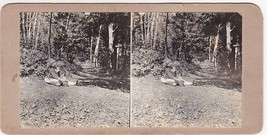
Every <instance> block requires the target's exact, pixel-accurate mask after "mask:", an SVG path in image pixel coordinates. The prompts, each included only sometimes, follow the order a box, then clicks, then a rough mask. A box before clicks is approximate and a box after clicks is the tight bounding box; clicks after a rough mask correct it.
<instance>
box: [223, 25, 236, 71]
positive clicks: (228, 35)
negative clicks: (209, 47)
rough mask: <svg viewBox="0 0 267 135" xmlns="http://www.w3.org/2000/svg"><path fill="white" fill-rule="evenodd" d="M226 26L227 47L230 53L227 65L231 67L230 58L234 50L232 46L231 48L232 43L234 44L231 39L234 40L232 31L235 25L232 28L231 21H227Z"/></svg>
mask: <svg viewBox="0 0 267 135" xmlns="http://www.w3.org/2000/svg"><path fill="white" fill-rule="evenodd" d="M225 28H226V47H227V50H228V52H227V54H228V62H227V65H228V67H229V68H230V59H231V58H230V54H231V52H232V48H231V44H232V42H231V40H232V36H231V32H232V30H233V29H234V27H233V28H231V23H230V22H227V23H226V27H225Z"/></svg>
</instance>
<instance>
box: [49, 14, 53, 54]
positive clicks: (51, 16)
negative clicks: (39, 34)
mask: <svg viewBox="0 0 267 135" xmlns="http://www.w3.org/2000/svg"><path fill="white" fill-rule="evenodd" d="M52 18H53V12H51V13H50V21H49V34H48V35H49V36H48V44H49V48H48V58H49V59H50V58H51V46H52V45H51V27H52Z"/></svg>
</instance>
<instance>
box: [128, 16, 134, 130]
mask: <svg viewBox="0 0 267 135" xmlns="http://www.w3.org/2000/svg"><path fill="white" fill-rule="evenodd" d="M133 13H134V12H130V98H129V99H130V108H129V115H130V117H129V127H133V125H132V123H133V120H132V112H133V111H132V94H133V93H132V45H133Z"/></svg>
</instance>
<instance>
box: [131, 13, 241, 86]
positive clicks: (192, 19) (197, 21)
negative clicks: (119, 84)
mask: <svg viewBox="0 0 267 135" xmlns="http://www.w3.org/2000/svg"><path fill="white" fill-rule="evenodd" d="M133 22H134V28H133V50H132V51H133V54H132V55H133V58H132V64H133V65H132V68H133V74H134V75H135V76H142V75H146V74H153V75H155V76H159V75H160V74H161V71H162V65H161V64H162V63H163V62H164V60H165V59H167V58H168V59H172V60H178V61H179V62H180V63H182V66H181V67H180V70H181V72H182V74H183V75H184V76H187V73H193V72H194V71H196V70H200V67H199V66H197V64H196V62H204V61H205V62H209V63H213V66H214V67H213V68H214V69H216V72H215V74H217V73H218V74H220V75H221V74H225V75H228V76H229V77H230V76H231V77H234V78H235V79H237V80H239V81H241V74H242V16H240V15H239V14H238V13H171V12H170V13H156V12H154V13H134V15H133Z"/></svg>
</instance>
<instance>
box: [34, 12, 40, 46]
mask: <svg viewBox="0 0 267 135" xmlns="http://www.w3.org/2000/svg"><path fill="white" fill-rule="evenodd" d="M37 17H38V24H37V30H36V38H35V43H34V44H35V49H37V48H38V40H39V32H40V24H41V20H40V15H38V16H37Z"/></svg>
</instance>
